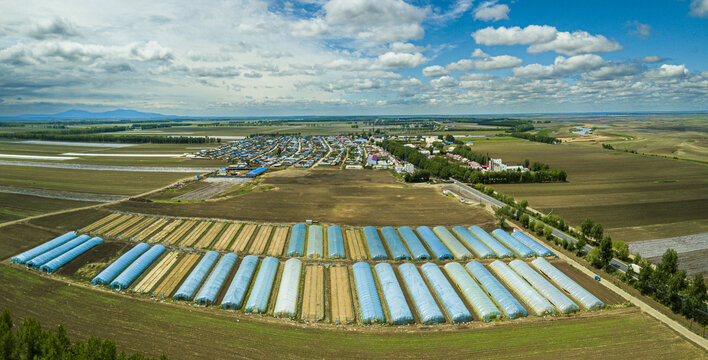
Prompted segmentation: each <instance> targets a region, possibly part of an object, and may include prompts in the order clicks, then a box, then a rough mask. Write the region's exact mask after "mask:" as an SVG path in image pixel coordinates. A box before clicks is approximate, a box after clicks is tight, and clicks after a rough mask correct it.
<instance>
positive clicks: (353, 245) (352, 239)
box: [345, 229, 368, 260]
mask: <svg viewBox="0 0 708 360" xmlns="http://www.w3.org/2000/svg"><path fill="white" fill-rule="evenodd" d="M345 233H346V238H347V245H348V247H349V258H350V259H351V260H366V259H367V258H368V256H367V254H366V245H364V238H363V237H362V236H361V231H360V230H359V229H347V231H345Z"/></svg>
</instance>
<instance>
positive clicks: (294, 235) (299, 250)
mask: <svg viewBox="0 0 708 360" xmlns="http://www.w3.org/2000/svg"><path fill="white" fill-rule="evenodd" d="M306 230H307V226H305V224H296V225H294V226H293V230H292V231H291V232H290V243H289V244H288V252H287V256H293V257H300V256H302V255H303V252H304V251H305V231H306Z"/></svg>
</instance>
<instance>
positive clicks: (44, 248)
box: [10, 231, 103, 273]
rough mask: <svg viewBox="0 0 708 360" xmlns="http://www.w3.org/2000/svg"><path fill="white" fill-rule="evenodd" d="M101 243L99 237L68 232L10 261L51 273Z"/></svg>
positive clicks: (101, 240)
mask: <svg viewBox="0 0 708 360" xmlns="http://www.w3.org/2000/svg"><path fill="white" fill-rule="evenodd" d="M102 242H103V239H101V238H99V237H93V238H92V237H90V236H88V235H77V234H76V232H74V231H70V232H68V233H66V234H64V235H61V236H58V237H56V238H54V239H52V240H49V241H47V242H44V243H42V244H40V245H38V246H35V247H33V248H32V249H29V250H27V251H25V252H23V253H21V254H19V255H16V256H13V257H12V258H11V259H10V261H11V262H13V263H16V264H24V265H25V266H26V267H28V268H34V269H39V270H41V271H43V272H48V273H53V272H55V271H56V270H57V269H59V268H60V267H62V266H63V265H65V264H66V263H68V262H69V261H71V260H73V259H75V258H76V257H77V256H79V255H81V254H83V253H85V252H86V251H88V250H90V249H91V248H93V247H94V246H96V245H98V244H100V243H102Z"/></svg>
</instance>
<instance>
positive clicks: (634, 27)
mask: <svg viewBox="0 0 708 360" xmlns="http://www.w3.org/2000/svg"><path fill="white" fill-rule="evenodd" d="M625 27H628V28H629V32H628V34H629V35H633V36H636V37H638V38H640V39H646V38H648V37H649V36H650V35H651V26H649V25H648V24H642V23H640V22H639V21H637V20H634V21H627V23H626V24H625Z"/></svg>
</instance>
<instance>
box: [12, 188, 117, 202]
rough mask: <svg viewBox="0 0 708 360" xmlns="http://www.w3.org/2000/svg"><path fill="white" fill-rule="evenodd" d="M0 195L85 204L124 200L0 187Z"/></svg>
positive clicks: (111, 197)
mask: <svg viewBox="0 0 708 360" xmlns="http://www.w3.org/2000/svg"><path fill="white" fill-rule="evenodd" d="M0 193H7V194H19V195H28V196H36V197H40V198H45V199H60V200H71V201H85V202H112V201H118V200H122V199H125V198H126V197H127V196H123V195H105V194H90V193H83V192H73V191H59V190H46V189H31V188H22V187H14V186H0Z"/></svg>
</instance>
